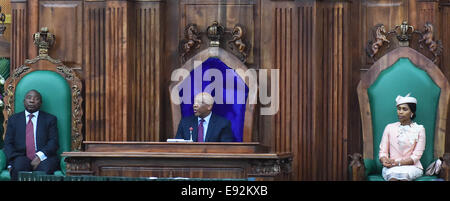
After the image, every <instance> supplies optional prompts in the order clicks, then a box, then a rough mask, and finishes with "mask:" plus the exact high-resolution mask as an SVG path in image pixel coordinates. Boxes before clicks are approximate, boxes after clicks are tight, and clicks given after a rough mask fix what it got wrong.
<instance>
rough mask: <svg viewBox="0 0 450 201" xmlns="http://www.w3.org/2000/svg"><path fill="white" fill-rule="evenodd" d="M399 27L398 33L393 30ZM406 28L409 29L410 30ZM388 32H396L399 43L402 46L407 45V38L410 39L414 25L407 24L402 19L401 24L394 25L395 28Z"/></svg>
mask: <svg viewBox="0 0 450 201" xmlns="http://www.w3.org/2000/svg"><path fill="white" fill-rule="evenodd" d="M397 29H399V30H400V33H398V32H396V31H395V30H397ZM408 30H411V31H410V32H409V31H408ZM389 33H397V39H398V42H399V45H400V46H402V47H408V46H409V40H410V39H411V33H414V27H413V26H411V25H409V24H408V22H407V21H403V22H402V24H400V25H397V26H395V28H394V29H393V30H392V31H390V32H389Z"/></svg>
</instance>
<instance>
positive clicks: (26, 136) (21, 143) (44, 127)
mask: <svg viewBox="0 0 450 201" xmlns="http://www.w3.org/2000/svg"><path fill="white" fill-rule="evenodd" d="M23 103H24V106H25V111H22V112H19V113H16V114H14V115H12V116H11V117H10V118H9V119H8V126H7V128H6V135H5V147H4V152H5V155H6V158H7V160H8V164H9V165H10V166H11V169H10V174H11V180H13V181H16V180H17V179H18V173H19V172H20V171H43V172H45V173H47V174H53V172H54V171H55V170H56V169H57V168H58V164H59V161H58V160H59V159H58V157H57V150H58V146H59V145H58V129H57V125H56V117H55V116H53V115H51V114H48V113H46V112H44V111H39V109H40V107H41V104H42V97H41V94H40V93H39V92H38V91H36V90H30V91H28V92H27V94H26V95H25V99H24V101H23Z"/></svg>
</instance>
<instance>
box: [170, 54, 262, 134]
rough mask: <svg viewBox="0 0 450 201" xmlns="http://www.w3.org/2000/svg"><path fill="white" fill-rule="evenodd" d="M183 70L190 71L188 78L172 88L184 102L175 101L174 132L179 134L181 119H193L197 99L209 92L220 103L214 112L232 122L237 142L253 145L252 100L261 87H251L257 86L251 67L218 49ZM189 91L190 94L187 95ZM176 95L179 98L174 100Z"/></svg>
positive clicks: (193, 58) (187, 63)
mask: <svg viewBox="0 0 450 201" xmlns="http://www.w3.org/2000/svg"><path fill="white" fill-rule="evenodd" d="M200 67H201V68H200ZM180 69H184V70H186V72H188V75H187V76H185V77H184V78H183V79H182V80H180V81H179V82H177V83H173V84H172V85H171V86H170V87H169V91H170V94H171V98H176V99H178V100H180V102H181V104H174V102H173V101H171V103H172V116H173V118H172V119H173V128H174V130H175V131H176V127H177V126H178V123H179V121H180V119H181V117H185V116H191V115H193V110H192V106H193V101H194V97H195V95H197V94H198V93H200V92H209V93H211V95H212V96H213V97H214V98H215V101H216V102H215V103H214V106H213V109H212V112H213V113H215V114H218V115H220V116H222V117H225V118H227V119H228V120H230V121H231V129H232V131H233V134H234V141H235V142H249V141H251V134H252V133H251V131H252V126H253V109H254V105H253V104H250V103H249V100H250V99H251V97H254V96H255V93H252V92H253V90H254V89H256V87H257V86H254V85H256V84H253V85H252V87H255V88H251V87H250V83H256V75H254V74H252V73H249V71H247V70H248V69H247V67H246V66H245V65H244V64H243V63H242V62H241V61H240V60H239V59H238V58H236V57H235V56H234V55H232V54H230V53H228V52H227V51H225V50H223V49H221V48H218V47H210V48H207V49H205V50H203V51H202V52H200V53H199V54H197V55H195V56H194V57H192V58H191V59H189V60H188V61H187V62H186V63H185V64H184V65H183V66H182V67H181V68H180ZM219 77H221V78H219ZM252 81H255V82H252ZM186 89H189V91H190V92H188V93H186V91H184V90H186ZM174 94H175V96H177V97H172V95H174ZM187 94H188V95H187ZM184 101H188V102H187V103H186V102H184ZM217 101H220V102H219V103H217Z"/></svg>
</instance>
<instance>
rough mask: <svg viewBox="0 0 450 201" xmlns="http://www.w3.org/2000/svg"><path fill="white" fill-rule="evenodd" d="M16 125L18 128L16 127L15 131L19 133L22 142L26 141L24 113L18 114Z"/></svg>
mask: <svg viewBox="0 0 450 201" xmlns="http://www.w3.org/2000/svg"><path fill="white" fill-rule="evenodd" d="M18 120H19V121H18V123H19V124H20V126H18V128H17V130H18V132H17V133H19V135H21V137H23V139H24V142H25V140H26V127H27V122H26V121H27V120H26V119H25V112H21V113H20V114H19V119H18Z"/></svg>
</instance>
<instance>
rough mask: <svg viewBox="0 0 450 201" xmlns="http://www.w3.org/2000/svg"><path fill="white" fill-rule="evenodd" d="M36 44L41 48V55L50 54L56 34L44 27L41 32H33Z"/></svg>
mask: <svg viewBox="0 0 450 201" xmlns="http://www.w3.org/2000/svg"><path fill="white" fill-rule="evenodd" d="M33 40H34V44H35V45H36V46H37V47H38V48H39V56H48V50H49V49H50V47H52V46H53V44H54V43H55V35H54V34H52V33H50V32H48V28H47V27H42V28H41V31H40V32H37V33H35V34H33Z"/></svg>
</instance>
